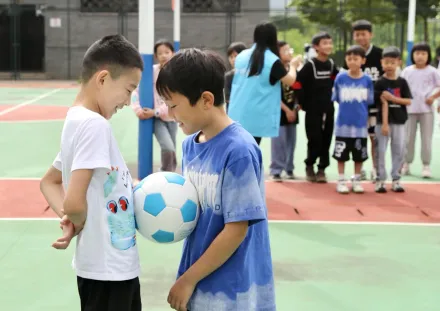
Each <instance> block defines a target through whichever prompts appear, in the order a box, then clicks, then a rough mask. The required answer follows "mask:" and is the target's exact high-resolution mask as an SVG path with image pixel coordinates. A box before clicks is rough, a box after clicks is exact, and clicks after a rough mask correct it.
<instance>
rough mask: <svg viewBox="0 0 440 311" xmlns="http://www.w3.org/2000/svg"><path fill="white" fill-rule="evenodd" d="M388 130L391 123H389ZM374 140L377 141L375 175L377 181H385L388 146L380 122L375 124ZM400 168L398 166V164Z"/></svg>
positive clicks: (386, 137)
mask: <svg viewBox="0 0 440 311" xmlns="http://www.w3.org/2000/svg"><path fill="white" fill-rule="evenodd" d="M389 128H390V132H391V133H392V131H391V128H392V125H389ZM375 131H376V142H377V150H376V152H377V177H378V179H379V181H381V182H385V180H386V179H387V171H386V167H385V155H386V153H387V147H388V139H389V138H388V136H384V135H382V124H378V125H376V129H375ZM391 133H390V135H391ZM403 138H404V136H403ZM399 169H400V166H399Z"/></svg>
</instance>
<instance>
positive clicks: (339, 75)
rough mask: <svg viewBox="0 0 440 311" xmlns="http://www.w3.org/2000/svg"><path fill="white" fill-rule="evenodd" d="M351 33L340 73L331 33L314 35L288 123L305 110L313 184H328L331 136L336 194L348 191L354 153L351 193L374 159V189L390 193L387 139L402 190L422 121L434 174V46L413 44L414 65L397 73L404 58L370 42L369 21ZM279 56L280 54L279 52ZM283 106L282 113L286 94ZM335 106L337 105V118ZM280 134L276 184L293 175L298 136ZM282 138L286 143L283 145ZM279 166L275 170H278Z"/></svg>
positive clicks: (395, 184)
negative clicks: (351, 42)
mask: <svg viewBox="0 0 440 311" xmlns="http://www.w3.org/2000/svg"><path fill="white" fill-rule="evenodd" d="M352 30H353V39H354V41H355V42H356V45H354V46H352V47H350V48H349V49H348V50H347V51H346V52H345V64H344V66H343V68H341V69H340V70H338V69H337V68H336V66H335V64H334V62H333V60H332V59H331V58H330V54H331V53H332V52H333V44H332V38H331V36H330V35H329V34H328V33H325V32H320V33H318V34H317V35H315V36H314V37H313V38H312V46H313V48H314V50H315V51H316V53H317V55H316V57H314V58H311V59H310V60H308V61H307V62H306V63H305V64H304V65H303V67H302V68H301V69H300V70H299V71H298V73H297V79H296V82H295V84H294V85H293V86H292V87H290V88H289V87H288V88H287V91H290V92H292V93H293V94H294V97H295V98H296V103H297V104H296V105H293V106H290V109H289V110H290V111H291V112H292V114H294V115H295V118H292V119H291V120H292V121H291V123H290V124H291V125H292V126H295V123H296V122H297V119H298V118H297V111H298V109H301V110H303V111H304V112H305V131H306V135H307V139H308V143H307V157H306V159H305V164H306V178H307V180H308V181H311V182H320V183H325V182H326V181H327V178H326V174H325V170H326V168H327V167H328V166H329V164H330V145H331V142H332V138H333V135H334V136H335V146H334V150H333V153H332V157H333V158H334V159H335V160H336V161H337V162H338V173H339V178H338V183H337V188H336V190H337V192H339V193H342V194H347V193H349V192H350V188H349V185H348V179H347V178H346V176H345V163H346V162H348V161H349V160H350V158H351V159H352V160H353V162H354V171H355V175H354V176H353V177H352V186H351V191H353V192H355V193H363V192H364V189H363V187H362V184H361V180H365V179H367V177H366V173H365V170H364V169H362V167H363V163H364V162H365V161H366V160H367V159H368V158H371V159H372V164H373V169H372V172H371V179H372V180H373V181H374V182H375V183H376V185H375V191H376V192H377V193H385V192H387V189H386V183H385V181H386V180H387V171H386V165H385V162H386V160H385V155H386V151H387V147H388V145H389V144H391V155H392V168H391V179H392V184H391V190H392V191H394V192H404V191H405V190H404V188H403V186H402V184H401V182H400V179H401V175H402V174H409V167H410V164H411V163H412V162H413V159H414V142H415V137H416V134H417V125H418V124H420V132H421V137H422V152H421V153H422V162H423V171H422V176H423V177H425V178H429V177H431V172H430V168H429V165H430V161H431V145H432V136H433V127H434V107H433V105H432V104H433V102H434V101H435V100H436V99H437V98H438V97H440V92H438V91H436V88H439V87H440V81H439V78H440V72H439V71H438V70H437V69H436V68H434V67H432V66H431V65H430V63H431V54H430V53H431V50H430V47H429V45H427V44H426V43H419V44H415V45H414V47H413V48H412V51H411V55H410V57H411V61H412V64H413V65H411V66H409V67H406V68H405V69H404V70H403V71H402V72H401V74H399V71H400V68H401V65H402V59H401V52H400V50H399V49H398V48H397V47H393V46H390V47H386V48H385V49H383V50H382V49H381V48H379V47H376V46H374V45H373V44H372V43H371V40H372V37H373V32H372V25H371V23H370V22H369V21H366V20H359V21H356V22H354V23H353V29H352ZM283 44H284V43H281V46H282V45H283ZM280 59H283V53H281V49H280ZM285 91H286V90H283V94H284V95H286V92H285ZM293 94H292V96H293ZM281 105H282V109H283V110H284V108H285V105H286V97H285V96H283V100H282V103H281ZM335 105H337V106H338V109H337V116H336V120H335V119H334V115H335ZM293 120H294V121H293ZM281 133H283V132H282V131H281V130H280V136H279V137H276V138H272V163H271V175H272V177H273V179H274V180H275V181H281V180H282V178H281V172H282V171H283V170H284V171H285V172H286V174H287V178H293V176H294V175H293V171H292V168H293V163H292V162H293V152H294V151H293V150H292V148H291V145H289V144H291V143H293V144H294V143H295V141H296V139H292V138H290V141H288V142H287V143H286V140H285V139H284V138H283V137H282V135H281ZM295 133H296V131H295ZM283 136H284V135H283ZM368 137H370V144H371V149H370V150H368ZM280 141H283V143H282V144H281V146H280V145H279V142H280ZM274 146H277V147H275V148H274ZM369 151H370V157H369ZM286 152H287V158H288V159H289V161H288V162H283V163H284V164H283V163H282V165H281V166H278V163H279V161H278V158H279V157H280V154H282V156H283V157H284V158H286V157H285V156H284V155H285V154H286ZM318 159H319V163H318V165H317V171H316V170H315V165H316V162H317V161H318ZM275 167H277V169H273V168H275Z"/></svg>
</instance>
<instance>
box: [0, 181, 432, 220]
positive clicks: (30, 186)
mask: <svg viewBox="0 0 440 311" xmlns="http://www.w3.org/2000/svg"><path fill="white" fill-rule="evenodd" d="M39 180H41V178H37V177H34V178H24V177H15V178H6V177H0V182H2V183H3V186H1V187H0V188H2V189H0V203H1V201H3V202H2V203H1V204H0V206H2V207H3V208H2V209H3V210H0V212H1V213H0V214H2V215H3V216H4V217H0V221H7V220H11V221H39V220H57V219H58V218H57V216H56V215H55V214H54V213H53V212H52V211H51V210H49V211H44V209H45V206H47V203H46V202H45V200H44V197H43V196H42V195H41V193H40V190H39V186H38V181H39ZM9 182H10V183H9ZM269 183H270V184H273V183H272V181H268V184H269ZM296 183H297V184H298V188H296V187H295V188H294V189H293V188H292V191H293V193H294V195H296V196H298V195H299V196H300V197H297V200H295V202H293V203H292V202H290V201H289V200H288V198H287V200H288V201H289V202H290V203H289V202H287V201H285V200H286V196H285V193H284V195H282V193H281V192H283V191H286V189H285V188H284V187H282V188H284V190H283V189H277V190H275V189H274V191H275V195H274V196H272V197H268V205H269V206H270V208H269V216H270V218H271V219H270V220H269V222H270V223H281V224H313V225H325V224H332V225H333V224H334V225H350V224H351V225H359V224H362V225H393V226H421V227H440V221H436V220H438V219H436V218H438V217H437V216H438V215H437V214H438V211H436V210H437V208H436V207H435V206H431V205H432V204H428V205H426V203H425V204H423V203H422V202H420V204H421V205H420V208H419V207H418V206H417V205H418V203H417V202H415V201H414V199H412V200H411V199H410V198H409V199H408V198H406V199H404V197H402V203H399V200H398V199H397V197H396V196H395V194H392V193H390V194H388V195H385V196H384V197H383V200H385V201H382V200H381V202H380V203H378V204H377V206H376V205H375V203H374V202H375V199H374V200H372V197H374V196H381V195H380V194H379V195H378V194H374V193H368V194H367V196H366V197H365V199H366V202H365V204H364V205H365V206H364V205H362V206H359V205H358V203H357V201H356V200H357V198H356V197H355V196H356V195H354V194H352V195H351V196H350V197H345V196H344V197H340V195H338V194H336V195H335V196H332V195H331V193H330V192H331V189H330V188H331V187H330V188H329V187H327V188H329V189H326V190H325V189H324V188H321V190H320V191H322V194H323V195H324V196H325V195H329V197H328V201H325V200H324V201H323V200H321V202H319V199H318V201H316V202H315V201H313V203H312V201H310V200H314V199H313V195H307V194H306V192H304V191H305V188H308V185H310V183H309V182H306V181H302V182H301V181H296ZM300 183H301V185H300ZM405 184H407V185H408V186H409V185H411V184H413V185H414V186H415V185H419V186H420V185H421V184H427V182H419V181H414V182H411V181H408V182H405ZM430 184H431V185H432V186H434V187H436V186H437V185H439V184H440V183H439V182H431V183H430ZM291 185H292V183H291ZM286 186H287V183H286ZM432 186H431V189H433V188H434V187H432ZM304 187H305V188H304ZM20 188H24V189H26V191H27V198H26V197H23V193H22V192H21V191H20V190H17V189H20ZM269 188H271V187H269ZM434 189H435V188H434ZM280 190H281V192H279V191H280ZM427 191H432V190H427ZM369 192H371V191H369ZM295 193H296V194H295ZM408 193H409V194H410V193H413V192H411V191H408ZM302 194H305V195H303V196H302ZM278 195H281V196H283V197H284V198H280V197H278ZM368 195H369V197H368ZM397 195H399V194H397ZM414 195H417V191H416V192H414ZM419 195H420V194H419ZM29 198H33V199H29ZM26 200H27V201H26ZM335 200H336V201H339V200H340V203H337V202H336V205H335ZM347 200H348V201H347ZM353 200H354V201H353ZM387 200H388V201H390V200H392V201H393V200H394V201H395V200H397V201H395V202H394V201H393V202H391V203H390V202H388V203H387ZM408 200H409V201H408ZM309 201H310V202H309ZM10 202H15V207H14V208H11V204H10ZM286 202H287V203H286ZM307 202H309V203H307ZM353 202H354V203H353ZM368 202H369V203H368ZM351 203H353V205H351ZM289 204H290V205H289ZM368 204H373V205H368ZM401 204H402V205H401ZM408 204H409V205H411V206H405V205H408ZM303 205H304V206H303ZM412 205H414V206H412ZM399 206H401V207H402V208H400V207H399ZM357 208H359V209H361V210H362V211H363V212H364V213H366V214H365V217H363V216H362V217H360V216H359V215H357V216H358V217H356V215H354V214H356V209H357ZM297 209H298V211H297ZM423 209H425V210H426V211H427V212H428V213H429V214H430V215H431V216H432V217H434V218H432V217H431V216H430V217H427V218H426V220H425V217H424V216H421V215H418V216H417V215H416V217H414V214H417V213H419V212H420V211H421V210H423ZM294 210H295V211H296V212H297V214H298V213H299V214H298V215H296V214H295V213H293V211H294ZM377 210H380V213H384V214H381V215H380V217H371V216H372V215H373V214H375V215H378V214H377V213H378V211H377ZM431 212H432V213H431ZM329 213H330V214H329ZM405 213H411V214H412V215H413V217H402V215H403V214H405ZM324 214H325V215H327V216H325V215H324ZM434 214H435V215H437V216H435V215H434ZM18 215H21V216H23V217H17V216H18ZM336 215H339V216H336ZM383 215H390V217H383ZM393 215H395V216H393ZM324 216H325V217H324ZM420 216H421V217H420ZM344 219H345V220H344Z"/></svg>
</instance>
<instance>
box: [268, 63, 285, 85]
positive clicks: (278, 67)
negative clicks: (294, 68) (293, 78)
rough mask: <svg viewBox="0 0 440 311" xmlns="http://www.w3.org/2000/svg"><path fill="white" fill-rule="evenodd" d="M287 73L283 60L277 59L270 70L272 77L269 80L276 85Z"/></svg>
mask: <svg viewBox="0 0 440 311" xmlns="http://www.w3.org/2000/svg"><path fill="white" fill-rule="evenodd" d="M286 75H287V70H286V68H285V67H284V65H283V63H282V62H281V60H279V59H278V60H277V61H275V63H273V65H272V69H271V70H270V77H269V82H270V84H271V85H275V83H277V82H278V81H279V80H281V78H283V77H285V76H286Z"/></svg>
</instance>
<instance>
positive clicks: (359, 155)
mask: <svg viewBox="0 0 440 311" xmlns="http://www.w3.org/2000/svg"><path fill="white" fill-rule="evenodd" d="M367 141H368V139H367V138H366V137H357V138H353V143H352V146H351V153H352V155H353V162H354V174H355V175H354V176H355V178H354V179H353V187H352V190H353V192H355V193H364V188H363V187H362V184H361V171H362V164H363V163H364V162H365V161H366V160H367V159H368V146H367Z"/></svg>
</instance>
